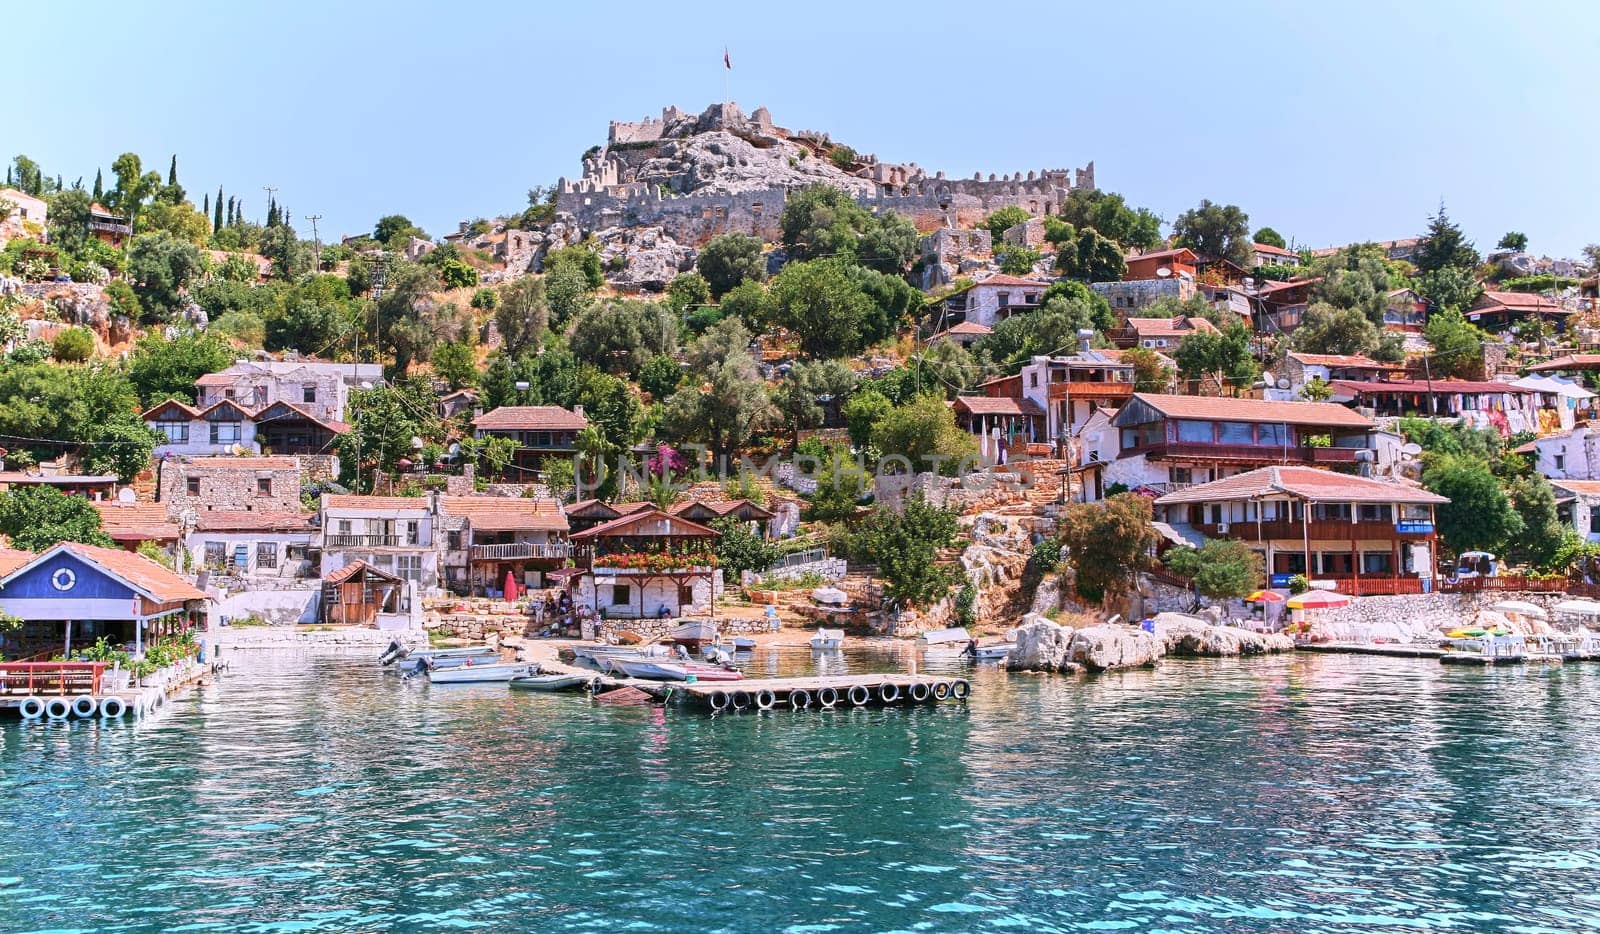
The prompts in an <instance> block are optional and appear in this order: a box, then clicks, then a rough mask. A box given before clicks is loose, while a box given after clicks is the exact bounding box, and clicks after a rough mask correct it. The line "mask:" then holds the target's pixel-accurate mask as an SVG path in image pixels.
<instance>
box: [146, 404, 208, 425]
mask: <svg viewBox="0 0 1600 934" xmlns="http://www.w3.org/2000/svg"><path fill="white" fill-rule="evenodd" d="M168 409H176V410H177V411H178V412H181V413H182V414H183V416H184V417H185V418H199V417H200V410H199V409H197V408H195V407H194V406H192V405H189V404H188V403H186V402H182V401H179V400H177V399H168V400H167V401H165V402H158V403H156V404H155V405H152V406H151V407H150V408H148V409H145V410H144V412H143V413H141V414H140V416H139V417H140V418H142V419H144V420H145V421H147V422H148V421H150V420H151V419H153V418H156V417H158V416H159V415H160V414H161V413H162V412H165V411H167V410H168Z"/></svg>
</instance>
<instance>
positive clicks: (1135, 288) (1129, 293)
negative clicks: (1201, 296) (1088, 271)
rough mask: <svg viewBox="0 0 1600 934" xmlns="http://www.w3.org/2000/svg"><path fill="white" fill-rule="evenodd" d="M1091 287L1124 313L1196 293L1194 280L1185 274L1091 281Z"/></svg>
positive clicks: (1181, 298)
mask: <svg viewBox="0 0 1600 934" xmlns="http://www.w3.org/2000/svg"><path fill="white" fill-rule="evenodd" d="M1089 288H1090V289H1091V290H1092V291H1093V292H1094V293H1095V294H1096V295H1099V296H1100V297H1102V298H1104V299H1105V300H1106V301H1107V302H1109V303H1110V304H1111V307H1112V309H1113V310H1121V311H1122V312H1124V313H1126V312H1129V311H1135V310H1137V309H1140V308H1148V307H1150V306H1151V305H1154V304H1155V303H1156V302H1157V301H1159V300H1160V299H1163V298H1175V299H1177V300H1178V301H1188V300H1189V299H1191V298H1194V296H1195V294H1196V293H1195V284H1194V280H1193V279H1188V278H1185V277H1183V276H1170V277H1168V278H1166V279H1134V280H1132V281H1131V282H1091V283H1089ZM1134 317H1138V316H1137V315H1135V316H1134Z"/></svg>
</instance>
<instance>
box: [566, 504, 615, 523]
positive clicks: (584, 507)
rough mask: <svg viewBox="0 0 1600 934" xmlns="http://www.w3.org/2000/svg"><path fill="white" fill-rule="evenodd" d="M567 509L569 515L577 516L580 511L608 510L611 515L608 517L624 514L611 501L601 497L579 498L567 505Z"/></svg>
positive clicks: (612, 517)
mask: <svg viewBox="0 0 1600 934" xmlns="http://www.w3.org/2000/svg"><path fill="white" fill-rule="evenodd" d="M565 511H566V513H567V515H569V516H575V515H577V514H578V513H580V512H590V511H596V512H606V513H610V515H609V516H608V517H607V518H611V519H615V518H616V517H617V516H620V515H622V513H621V512H618V511H617V510H616V508H614V507H613V506H612V505H611V504H610V503H608V502H606V501H605V500H601V499H583V500H579V501H577V502H576V503H573V504H572V505H570V506H568V507H566V510H565Z"/></svg>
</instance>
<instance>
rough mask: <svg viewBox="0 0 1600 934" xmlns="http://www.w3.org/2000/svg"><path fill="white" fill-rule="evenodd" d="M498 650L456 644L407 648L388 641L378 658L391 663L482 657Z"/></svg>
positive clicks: (488, 647) (381, 661) (497, 653)
mask: <svg viewBox="0 0 1600 934" xmlns="http://www.w3.org/2000/svg"><path fill="white" fill-rule="evenodd" d="M499 654H500V650H499V649H497V648H495V647H494V646H492V645H458V646H453V647H450V648H443V649H408V648H406V647H404V646H402V645H401V644H400V643H398V642H391V643H389V648H387V649H385V650H384V653H383V655H382V656H380V657H379V659H378V664H380V665H385V666H387V665H392V664H394V663H395V662H398V661H404V660H407V659H411V660H416V659H439V658H482V657H485V656H490V655H499Z"/></svg>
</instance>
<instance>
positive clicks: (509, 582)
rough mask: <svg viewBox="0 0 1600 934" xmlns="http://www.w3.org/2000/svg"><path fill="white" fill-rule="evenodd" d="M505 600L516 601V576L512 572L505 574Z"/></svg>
mask: <svg viewBox="0 0 1600 934" xmlns="http://www.w3.org/2000/svg"><path fill="white" fill-rule="evenodd" d="M506 599H507V600H515V599H517V575H516V574H515V573H514V572H512V571H507V572H506Z"/></svg>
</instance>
